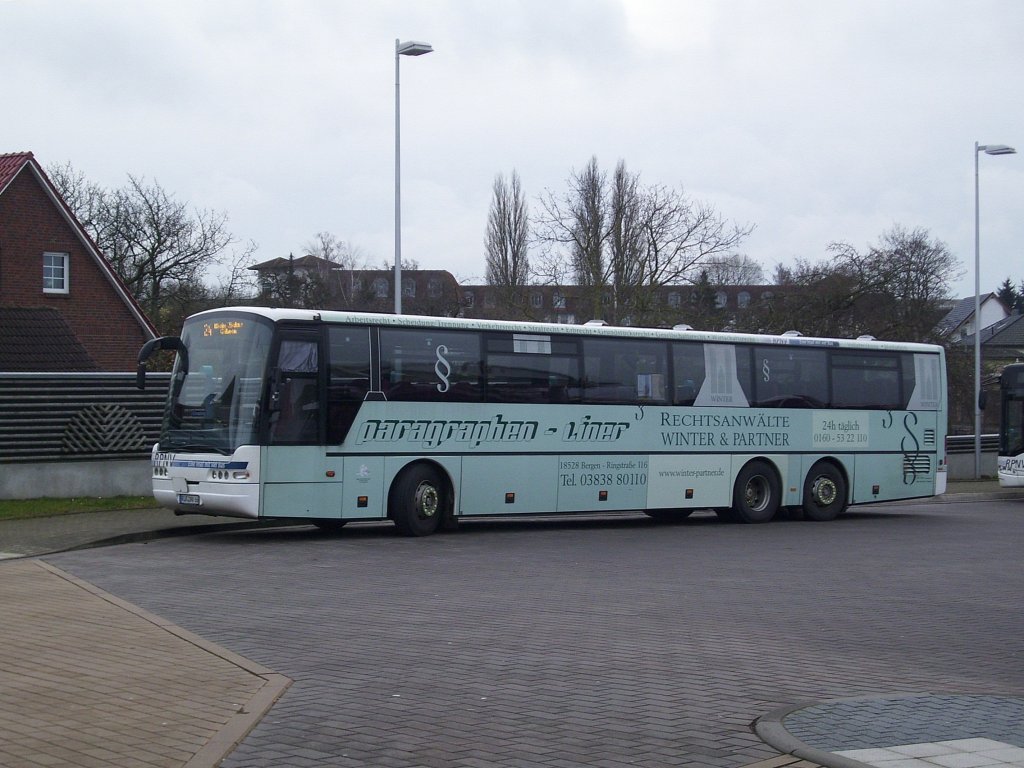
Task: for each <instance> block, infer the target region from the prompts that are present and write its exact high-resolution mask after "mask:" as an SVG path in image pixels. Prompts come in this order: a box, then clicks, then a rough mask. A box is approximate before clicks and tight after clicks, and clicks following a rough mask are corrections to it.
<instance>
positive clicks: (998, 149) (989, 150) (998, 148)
mask: <svg viewBox="0 0 1024 768" xmlns="http://www.w3.org/2000/svg"><path fill="white" fill-rule="evenodd" d="M978 151H980V152H984V153H985V154H986V155H1015V154H1017V150H1016V149H1014V148H1013V147H1008V146H1006V145H1005V144H981V145H979V146H978Z"/></svg>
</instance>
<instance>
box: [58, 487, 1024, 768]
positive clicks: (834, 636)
mask: <svg viewBox="0 0 1024 768" xmlns="http://www.w3.org/2000/svg"><path fill="white" fill-rule="evenodd" d="M1022 511H1024V509H1022V505H1021V503H1020V502H1013V501H1003V502H988V503H978V504H970V503H961V504H932V505H907V506H890V507H886V508H884V509H878V508H876V509H872V510H862V511H856V510H855V511H853V512H851V513H849V515H848V516H847V517H846V518H845V519H841V520H839V521H836V522H835V523H830V524H822V525H818V524H812V523H800V522H780V523H775V524H772V525H768V526H731V525H724V524H719V523H718V522H717V521H715V520H714V519H713V518H710V517H704V516H701V517H695V518H693V519H691V520H689V521H687V522H685V523H683V524H681V525H677V526H667V527H666V526H659V525H656V524H653V523H652V522H651V521H649V520H647V519H646V518H640V517H621V518H615V519H606V520H603V521H600V522H587V521H583V522H576V523H571V522H570V523H565V522H550V521H516V522H514V523H508V522H499V521H489V522H482V523H474V524H469V525H464V526H463V530H462V531H460V532H458V533H455V534H449V535H439V536H435V537H431V538H428V539H424V540H409V539H402V538H398V537H395V536H394V535H393V534H392V533H391V530H390V529H389V528H387V527H383V526H355V527H349V528H346V529H345V530H344V531H343V532H342V533H341V534H340V535H338V536H335V537H330V536H324V535H322V534H320V533H319V532H316V531H315V530H313V529H301V528H297V529H278V530H259V531H235V532H223V533H208V534H206V535H204V536H201V537H195V538H187V539H170V540H164V541H159V542H152V543H149V544H135V545H126V546H121V547H115V548H110V549H102V550H89V551H81V552H73V553H68V554H63V555H59V556H54V557H52V558H48V559H49V560H50V561H51V562H53V563H55V564H57V565H59V566H60V567H61V568H64V569H67V570H70V571H72V572H73V573H75V574H77V575H79V576H81V577H82V578H85V579H87V580H88V581H90V582H93V583H95V584H97V585H99V586H100V587H102V588H104V589H106V590H109V591H112V592H114V593H115V594H117V595H119V596H121V597H123V598H125V599H128V600H130V601H132V602H134V603H137V604H139V605H141V606H144V607H145V608H146V609H148V610H150V611H153V612H155V613H157V614H159V615H161V616H163V617H165V618H167V619H168V620H170V621H173V622H175V623H177V624H179V625H181V626H184V627H186V628H187V629H190V630H192V631H194V632H196V633H198V634H200V635H202V636H203V637H205V638H207V639H209V640H212V641H215V642H216V643H218V644H220V645H223V646H226V647H227V648H229V649H231V650H233V651H235V652H237V653H240V654H243V655H244V656H246V657H248V658H250V659H253V660H255V661H256V662H258V663H260V664H263V665H265V666H267V667H269V668H271V669H273V670H275V671H276V672H278V673H281V674H284V675H287V676H288V677H289V678H292V679H293V680H294V681H295V682H294V684H293V685H292V687H291V688H290V689H289V690H288V691H287V692H286V693H285V695H284V696H283V697H282V698H281V699H280V700H279V702H278V703H277V705H276V706H275V707H274V708H273V710H272V711H271V712H270V713H269V714H268V715H267V717H265V718H264V720H263V721H262V722H261V723H260V724H259V725H258V726H257V727H256V729H255V730H254V731H253V732H252V733H251V734H250V736H249V737H248V738H247V739H246V740H245V741H243V742H242V744H241V745H240V746H239V747H238V748H237V749H236V750H235V751H234V752H233V753H232V754H231V755H230V757H229V758H228V759H227V760H226V761H225V763H224V765H225V766H233V767H235V768H240V767H241V766H245V767H247V768H248V767H252V768H256V767H258V766H313V765H331V766H370V765H372V766H396V767H397V766H456V767H466V768H472V767H479V766H502V765H507V766H524V765H537V766H552V767H560V766H578V765H588V766H600V767H601V768H614V767H617V766H626V765H640V766H671V765H682V766H739V765H745V764H749V763H753V762H755V761H763V765H764V766H766V767H767V766H769V765H771V764H774V765H780V766H781V765H801V763H799V762H795V761H793V760H792V759H789V758H785V757H783V758H780V757H778V753H777V752H775V751H774V750H773V749H771V748H770V747H768V746H766V745H765V744H763V743H762V742H761V741H760V740H759V739H758V738H757V736H756V735H755V734H754V733H753V732H752V731H751V728H750V723H751V722H752V721H753V720H754V719H755V718H757V717H758V716H760V715H763V714H765V713H766V712H768V711H771V710H773V709H776V708H778V707H782V706H786V705H793V704H796V703H800V702H814V701H820V700H824V699H834V698H841V697H849V696H867V695H876V696H884V695H889V694H891V693H893V692H926V691H931V692H937V693H942V692H949V693H965V694H971V693H976V694H1007V695H1011V694H1017V693H1020V692H1021V691H1022V690H1024V665H1022V664H1021V658H1024V631H1022V630H1024V619H1022V614H1021V612H1020V605H1021V602H1022V599H1024V569H1021V568H1020V567H1019V557H1020V552H1021V551H1022V545H1024V515H1022V514H1021V512H1022Z"/></svg>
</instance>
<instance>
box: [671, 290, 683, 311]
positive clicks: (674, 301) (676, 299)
mask: <svg viewBox="0 0 1024 768" xmlns="http://www.w3.org/2000/svg"><path fill="white" fill-rule="evenodd" d="M681 298H682V297H680V295H679V294H678V293H676V292H675V291H672V293H670V294H669V295H668V305H669V306H670V307H678V306H679V305H680V304H682V301H681Z"/></svg>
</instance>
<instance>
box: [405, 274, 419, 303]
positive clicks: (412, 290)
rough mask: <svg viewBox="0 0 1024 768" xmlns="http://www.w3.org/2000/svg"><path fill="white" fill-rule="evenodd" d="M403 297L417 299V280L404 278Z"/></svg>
mask: <svg viewBox="0 0 1024 768" xmlns="http://www.w3.org/2000/svg"><path fill="white" fill-rule="evenodd" d="M402 295H403V296H406V297H408V298H410V299H414V298H416V280H415V279H414V278H412V277H403V278H402Z"/></svg>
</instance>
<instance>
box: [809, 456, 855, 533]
mask: <svg viewBox="0 0 1024 768" xmlns="http://www.w3.org/2000/svg"><path fill="white" fill-rule="evenodd" d="M844 509H846V480H845V479H843V473H842V472H840V471H839V470H838V469H837V468H836V466H835V465H834V464H831V463H830V462H827V461H819V462H818V463H817V464H815V465H814V466H813V467H811V471H810V472H808V473H807V479H806V480H804V504H803V510H804V517H805V518H806V519H808V520H814V521H816V522H826V521H828V520H835V519H836V518H837V517H839V515H841V514H842V512H843V510H844Z"/></svg>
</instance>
